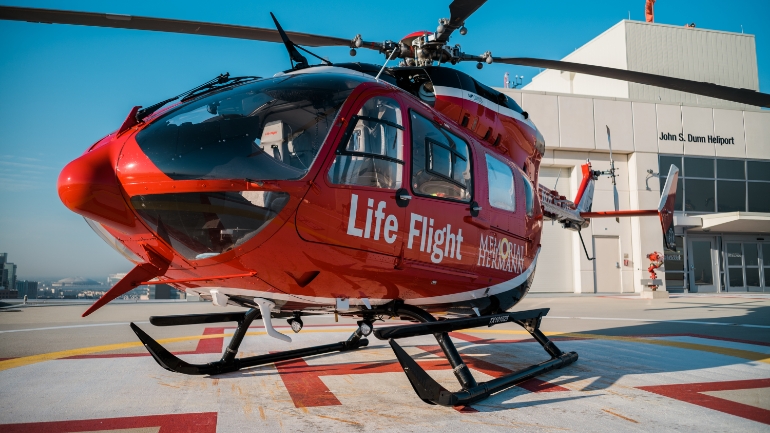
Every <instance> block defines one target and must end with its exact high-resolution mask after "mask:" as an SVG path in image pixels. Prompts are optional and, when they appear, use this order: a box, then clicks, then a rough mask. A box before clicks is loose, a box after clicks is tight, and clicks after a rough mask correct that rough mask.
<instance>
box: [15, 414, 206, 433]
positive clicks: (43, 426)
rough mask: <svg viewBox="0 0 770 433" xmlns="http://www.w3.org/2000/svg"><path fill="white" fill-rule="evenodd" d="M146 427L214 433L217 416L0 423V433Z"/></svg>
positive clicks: (165, 431)
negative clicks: (0, 432)
mask: <svg viewBox="0 0 770 433" xmlns="http://www.w3.org/2000/svg"><path fill="white" fill-rule="evenodd" d="M148 427H150V428H152V427H155V428H157V427H160V430H159V431H158V433H216V431H217V413H216V412H203V413H183V414H173V415H150V416H134V417H126V418H101V419H85V420H77V421H53V422H32V423H24V424H0V431H2V432H3V433H39V432H46V433H78V432H89V431H110V430H123V429H137V428H148Z"/></svg>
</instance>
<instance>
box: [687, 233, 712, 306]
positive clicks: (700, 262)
mask: <svg viewBox="0 0 770 433" xmlns="http://www.w3.org/2000/svg"><path fill="white" fill-rule="evenodd" d="M715 245H716V240H715V239H714V238H691V239H690V241H689V243H688V248H687V252H688V254H687V256H688V264H689V266H690V292H692V293H703V292H716V291H717V279H716V278H715V276H716V275H717V274H716V272H715V267H716V266H715V264H716V263H717V260H716V256H717V254H716V248H714V247H715Z"/></svg>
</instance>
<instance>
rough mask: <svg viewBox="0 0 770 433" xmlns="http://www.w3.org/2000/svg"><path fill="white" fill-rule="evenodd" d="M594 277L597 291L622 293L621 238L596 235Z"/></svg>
mask: <svg viewBox="0 0 770 433" xmlns="http://www.w3.org/2000/svg"><path fill="white" fill-rule="evenodd" d="M594 257H596V260H594V278H595V279H596V280H595V281H596V292H597V293H621V292H622V291H623V286H622V285H621V284H620V239H619V238H618V237H617V236H612V237H596V236H594Z"/></svg>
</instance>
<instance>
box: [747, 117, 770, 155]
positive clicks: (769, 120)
mask: <svg viewBox="0 0 770 433" xmlns="http://www.w3.org/2000/svg"><path fill="white" fill-rule="evenodd" d="M743 121H744V123H745V125H746V126H745V127H746V156H747V157H748V158H754V159H770V113H768V112H767V111H763V112H751V111H746V112H745V113H743Z"/></svg>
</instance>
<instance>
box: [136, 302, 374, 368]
mask: <svg viewBox="0 0 770 433" xmlns="http://www.w3.org/2000/svg"><path fill="white" fill-rule="evenodd" d="M258 316H259V309H257V308H252V309H250V310H248V311H245V312H240V313H215V314H191V315H186V316H160V317H150V323H151V324H153V325H156V326H176V325H194V324H200V323H217V322H238V327H237V328H236V330H235V333H234V334H233V338H232V340H230V344H229V345H228V346H227V348H226V349H225V352H224V353H223V354H222V358H221V359H220V360H219V361H216V362H210V363H208V364H190V363H189V362H186V361H183V360H181V359H179V358H178V357H177V356H175V355H174V354H172V353H171V352H169V351H168V350H166V348H164V347H163V346H161V345H160V343H158V342H157V341H155V340H154V339H153V338H152V337H150V336H149V335H147V333H145V332H144V331H142V330H141V328H139V327H138V326H136V325H135V324H134V323H131V329H132V330H133V331H134V333H135V334H136V336H137V337H139V340H141V341H142V343H143V344H144V347H146V348H147V350H148V351H149V352H150V355H152V357H153V358H155V361H156V362H157V363H158V364H159V365H160V366H161V367H163V368H165V369H166V370H168V371H173V372H175V373H182V374H190V375H202V374H210V375H213V374H222V373H229V372H231V371H237V370H240V369H242V368H247V367H255V366H258V365H264V364H272V363H274V362H279V361H287V360H289V359H296V358H302V357H305V356H312V355H320V354H322V353H330V352H344V351H346V350H351V349H357V348H359V347H365V346H367V345H369V340H367V339H366V338H362V337H363V334H361V331H360V329H356V331H355V332H354V333H353V335H351V336H350V338H348V339H347V341H341V342H339V343H334V344H325V345H322V346H315V347H306V348H304V349H296V350H287V351H284V352H279V353H271V354H267V355H259V356H250V357H248V358H236V357H235V355H237V354H238V348H239V347H240V345H241V342H242V341H243V337H244V336H246V331H248V329H249V326H251V322H252V321H254V319H255V318H257V317H258Z"/></svg>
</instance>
